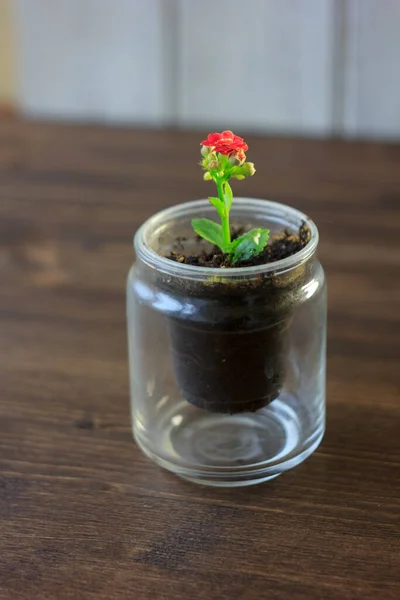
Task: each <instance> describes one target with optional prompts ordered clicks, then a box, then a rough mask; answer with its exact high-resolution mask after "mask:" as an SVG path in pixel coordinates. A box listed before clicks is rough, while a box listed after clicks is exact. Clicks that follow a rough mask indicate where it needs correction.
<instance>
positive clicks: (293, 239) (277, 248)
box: [166, 223, 311, 269]
mask: <svg viewBox="0 0 400 600" xmlns="http://www.w3.org/2000/svg"><path fill="white" fill-rule="evenodd" d="M243 233H244V228H241V229H235V230H233V231H232V239H233V240H234V239H236V238H237V237H239V236H240V235H242V234H243ZM310 238H311V232H310V229H309V228H308V227H307V225H306V224H305V223H302V224H301V226H300V227H299V230H298V232H297V233H293V232H292V231H289V230H288V229H285V230H284V231H283V232H282V233H280V234H278V235H275V236H274V237H272V239H271V241H270V243H269V244H268V245H267V246H266V247H265V249H264V250H263V251H262V252H261V253H260V254H259V255H258V256H254V257H253V258H251V259H250V260H246V261H242V262H240V263H238V264H235V265H233V264H232V263H231V262H230V260H229V255H228V254H224V253H223V252H221V250H220V249H219V248H218V247H217V246H214V248H213V249H212V250H211V252H206V251H203V252H201V253H199V254H197V255H192V256H185V254H184V244H183V242H185V241H186V238H177V240H176V244H175V247H174V250H173V251H172V252H171V253H170V254H169V255H168V256H167V257H166V258H169V259H170V260H173V261H175V262H178V263H183V264H186V265H194V266H197V267H213V268H221V269H229V268H232V267H252V266H256V265H265V264H268V263H272V262H275V261H277V260H281V259H283V258H287V257H288V256H292V255H293V254H296V252H299V251H300V250H301V249H302V248H304V246H306V245H307V244H308V242H309V241H310Z"/></svg>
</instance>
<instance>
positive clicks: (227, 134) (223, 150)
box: [201, 129, 249, 161]
mask: <svg viewBox="0 0 400 600" xmlns="http://www.w3.org/2000/svg"><path fill="white" fill-rule="evenodd" d="M201 145H202V146H209V147H210V148H212V150H213V151H214V152H219V153H220V154H224V155H225V156H230V155H232V154H233V155H234V156H235V157H236V158H237V159H239V160H240V161H242V160H245V158H246V155H245V152H246V151H247V150H248V148H249V147H248V145H247V144H246V142H245V141H244V139H243V138H241V137H239V136H238V135H235V134H234V133H232V131H229V129H228V130H227V131H223V132H222V133H210V134H208V136H207V139H206V140H203V141H202V142H201Z"/></svg>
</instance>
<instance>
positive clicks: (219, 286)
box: [159, 224, 309, 414]
mask: <svg viewBox="0 0 400 600" xmlns="http://www.w3.org/2000/svg"><path fill="white" fill-rule="evenodd" d="M234 236H235V234H234V235H233V237H234ZM308 240H309V230H308V229H307V227H305V225H304V224H303V225H301V227H300V229H299V231H298V232H297V234H292V233H291V232H288V231H286V232H283V233H281V234H280V235H277V236H276V237H275V239H274V240H273V241H272V243H271V244H270V245H269V246H268V247H267V248H266V249H265V250H264V253H263V255H262V256H259V257H257V258H256V259H253V260H252V261H248V262H252V263H254V266H256V265H257V264H265V263H266V262H268V261H273V260H274V259H275V258H276V256H280V257H281V258H285V257H288V256H291V255H292V254H294V253H295V252H296V251H299V250H301V249H302V248H303V247H304V246H305V245H306V244H307V243H308ZM188 244H189V246H190V240H189V242H188ZM177 246H178V247H179V251H177V250H175V251H172V252H171V254H170V255H169V257H170V258H171V259H172V260H174V261H176V262H181V263H186V264H193V263H196V262H199V261H200V262H201V263H202V264H204V266H206V265H208V264H210V263H211V264H215V263H216V262H218V261H219V260H221V258H222V256H221V252H220V251H218V249H217V248H213V249H212V250H211V251H210V252H208V253H207V252H206V251H205V250H202V251H201V252H199V253H198V254H195V255H193V254H192V255H190V256H185V253H184V245H183V244H182V242H181V241H180V240H178V242H177ZM194 246H195V242H194V241H193V242H192V247H194ZM246 266H251V265H249V264H247V265H246ZM199 268H200V270H201V267H199ZM246 272H247V271H246ZM220 273H221V275H220V276H219V275H216V276H213V277H210V278H209V279H206V280H205V281H204V280H191V279H185V278H182V279H179V280H176V279H174V280H170V279H169V278H164V277H161V280H160V282H159V283H160V285H161V287H162V288H163V289H165V290H166V291H167V292H168V294H169V295H170V297H171V298H173V299H174V300H175V303H176V306H177V307H183V310H182V309H181V308H179V309H177V310H176V311H175V313H174V314H173V315H171V316H170V319H169V332H170V341H171V353H172V359H173V367H174V373H175V378H176V382H177V385H178V387H179V389H180V391H181V394H182V396H183V397H184V398H185V399H186V400H187V401H188V402H190V403H191V404H193V405H195V406H197V407H199V408H202V409H205V410H208V411H211V412H217V413H230V414H233V413H241V412H254V411H257V410H258V409H260V408H263V407H265V406H267V405H268V404H269V403H270V402H272V401H273V400H275V399H276V398H277V397H278V396H279V394H280V392H281V390H282V385H283V382H284V379H285V374H286V373H285V364H286V362H287V361H286V359H285V355H286V347H287V343H286V342H287V330H288V327H289V325H290V321H291V314H292V310H293V307H295V306H296V305H297V304H298V301H299V296H300V295H301V290H302V285H303V282H304V276H305V272H304V268H303V267H301V266H300V267H298V268H297V269H295V270H294V271H291V272H290V274H274V273H272V274H269V275H268V276H265V275H256V276H254V277H252V276H250V277H248V278H243V279H239V280H230V279H229V278H228V277H224V271H223V269H221V270H220ZM225 273H226V271H225Z"/></svg>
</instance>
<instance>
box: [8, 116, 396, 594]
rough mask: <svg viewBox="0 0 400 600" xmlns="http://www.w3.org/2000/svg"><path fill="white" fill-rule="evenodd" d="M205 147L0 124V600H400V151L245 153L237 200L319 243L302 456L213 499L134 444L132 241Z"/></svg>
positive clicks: (195, 175)
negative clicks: (315, 440)
mask: <svg viewBox="0 0 400 600" xmlns="http://www.w3.org/2000/svg"><path fill="white" fill-rule="evenodd" d="M204 133H205V132H200V133H179V132H146V131H135V130H122V129H120V130H107V129H101V128H96V127H68V126H57V125H41V124H23V123H18V122H14V123H12V122H5V121H4V122H0V275H1V285H0V354H1V356H0V386H1V390H0V391H1V394H0V449H1V454H0V462H1V467H0V517H1V522H0V598H1V600H25V599H26V600H36V599H40V600H46V599H49V600H53V599H61V600H64V599H65V600H67V599H74V600H77V599H78V600H79V599H86V598H88V599H96V600H114V599H118V600H120V599H121V600H122V599H124V600H125V599H127V598H134V599H135V600H147V599H150V598H152V599H156V600H157V599H167V600H169V599H171V600H186V599H187V598H194V599H200V600H201V599H207V600H211V599H212V600H214V599H215V600H224V599H231V598H232V599H234V598H243V599H246V600H256V599H259V598H268V599H273V600H275V599H277V600H280V599H293V600H297V599H304V600H321V599H323V600H325V599H326V600H331V599H335V600H336V599H338V600H339V599H340V600H344V599H353V598H354V599H362V600H369V599H376V598H379V599H382V600H390V599H394V598H396V599H397V598H399V597H400V584H399V573H400V559H399V555H400V543H399V535H400V518H399V517H400V469H399V466H400V398H399V382H400V367H399V358H400V356H399V355H400V351H399V339H400V285H399V275H400V243H399V232H400V168H399V164H400V146H396V145H389V144H373V143H362V142H357V143H345V142H340V141H331V142H324V141H306V140H303V141H302V140H292V139H272V138H269V139H263V138H252V137H249V139H248V141H249V144H250V151H249V153H248V155H249V158H250V157H251V159H252V160H254V162H255V164H256V167H257V175H256V176H255V177H253V178H252V179H249V180H246V181H245V182H238V183H237V185H236V186H235V193H236V194H238V195H240V194H242V195H249V196H256V197H267V198H271V199H275V200H278V201H283V202H286V203H290V204H292V205H293V206H295V207H297V208H299V209H301V210H303V211H305V212H307V213H309V214H310V215H311V216H312V217H313V218H314V219H315V221H316V222H317V224H318V225H319V229H320V233H321V242H320V258H321V261H322V262H323V264H324V266H325V268H326V271H327V276H328V283H329V346H328V385H327V387H328V424H327V433H326V437H325V439H324V441H323V443H322V445H321V447H320V448H319V449H318V451H317V452H316V453H315V454H314V455H313V456H312V457H311V458H309V459H308V460H307V461H306V462H305V463H304V464H303V465H301V466H300V467H298V468H296V469H294V470H293V471H290V472H288V473H286V474H285V475H283V476H281V477H279V478H278V479H276V480H274V481H271V482H270V483H267V484H264V485H261V486H256V487H253V488H247V489H245V488H244V489H236V490H216V489H208V488H203V487H196V486H194V485H192V484H190V483H186V482H184V481H181V480H179V479H178V478H176V477H175V476H173V475H171V474H169V473H167V472H164V471H162V470H161V469H160V468H158V467H156V466H155V465H154V464H152V463H151V462H150V461H149V460H148V459H147V458H145V457H144V456H142V454H141V453H140V451H139V450H138V448H137V447H136V445H135V444H134V442H133V441H132V436H131V426H130V414H129V397H128V372H127V356H126V333H125V276H126V273H127V271H128V269H129V267H130V264H131V262H132V259H133V251H132V245H131V240H132V235H133V233H134V231H135V229H136V228H137V226H138V225H139V224H140V223H141V222H142V221H143V220H144V219H145V218H146V217H148V216H150V215H151V214H152V213H154V212H155V211H156V210H158V209H160V208H162V207H166V206H169V205H172V204H175V203H178V202H182V201H184V200H187V199H193V198H196V197H204V196H206V195H207V193H209V187H208V186H207V185H206V184H205V183H203V182H202V180H201V173H200V169H199V167H198V166H197V162H198V159H199V155H198V151H199V146H198V144H199V141H200V139H202V137H201V136H202V135H203V134H204ZM203 137H204V136H203Z"/></svg>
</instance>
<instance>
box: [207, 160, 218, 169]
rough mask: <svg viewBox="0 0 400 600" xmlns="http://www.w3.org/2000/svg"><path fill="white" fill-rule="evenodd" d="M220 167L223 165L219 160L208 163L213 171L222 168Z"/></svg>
mask: <svg viewBox="0 0 400 600" xmlns="http://www.w3.org/2000/svg"><path fill="white" fill-rule="evenodd" d="M220 166H221V164H220V163H219V162H218V161H217V160H210V162H209V163H208V168H209V169H211V170H212V171H216V170H217V169H219V168H220Z"/></svg>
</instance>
